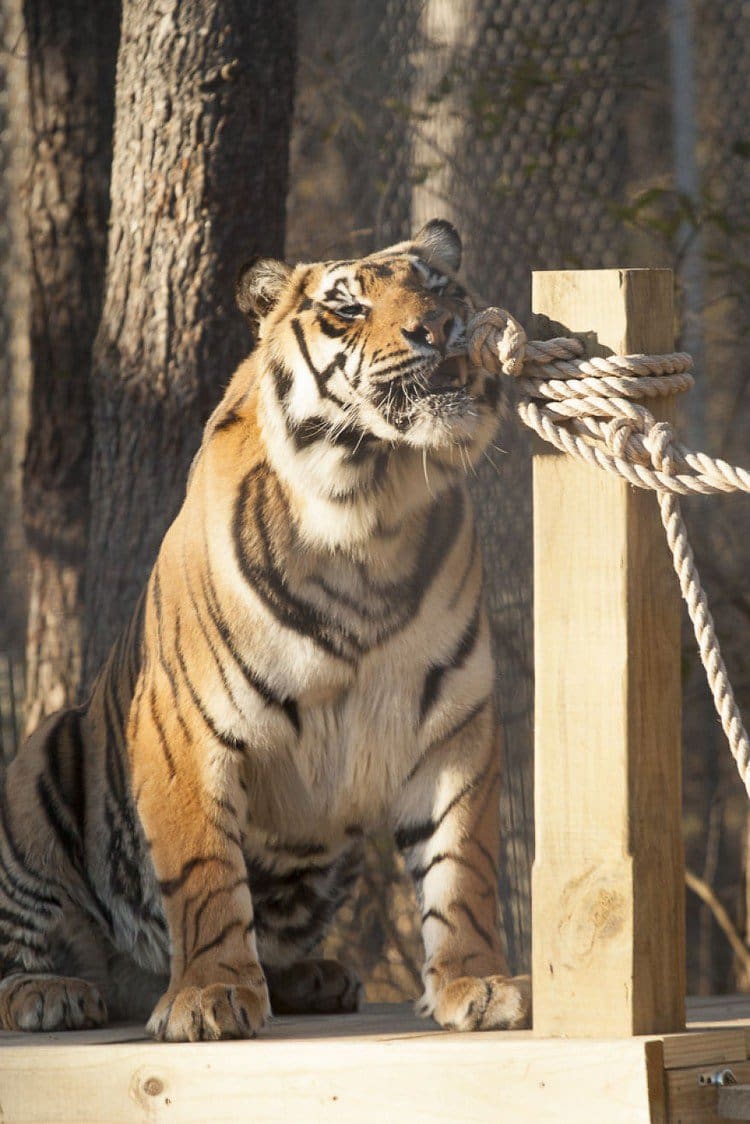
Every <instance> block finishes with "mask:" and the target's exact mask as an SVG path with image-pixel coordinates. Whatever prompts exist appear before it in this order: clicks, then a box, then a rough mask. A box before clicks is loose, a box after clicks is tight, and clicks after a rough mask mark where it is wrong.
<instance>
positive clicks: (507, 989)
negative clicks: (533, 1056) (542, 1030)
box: [416, 976, 531, 1030]
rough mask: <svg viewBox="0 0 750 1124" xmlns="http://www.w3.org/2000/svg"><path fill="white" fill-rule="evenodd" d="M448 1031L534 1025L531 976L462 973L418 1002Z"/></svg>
mask: <svg viewBox="0 0 750 1124" xmlns="http://www.w3.org/2000/svg"><path fill="white" fill-rule="evenodd" d="M416 1010H417V1014H419V1015H425V1016H426V1015H432V1017H433V1018H434V1019H435V1021H436V1022H438V1023H439V1024H440V1026H442V1027H445V1029H446V1030H521V1029H523V1028H524V1027H528V1026H530V1024H531V977H530V976H512V977H511V976H484V977H481V976H459V978H458V979H456V980H449V981H447V982H446V983H444V984H443V985H442V986H440V987H439V988H437V989H436V990H435V992H434V994H433V995H432V996H429V995H427V994H425V995H423V996H422V998H421V999H420V1000H418V1002H417V1007H416Z"/></svg>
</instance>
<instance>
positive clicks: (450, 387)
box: [426, 355, 469, 394]
mask: <svg viewBox="0 0 750 1124" xmlns="http://www.w3.org/2000/svg"><path fill="white" fill-rule="evenodd" d="M468 379H469V361H468V359H467V357H466V356H465V355H449V356H448V358H447V359H443V360H442V361H441V362H440V363H438V365H437V366H436V367H435V368H434V369H433V370H432V372H431V373H430V375H429V377H428V379H427V387H426V390H427V393H428V394H455V393H457V392H459V393H460V392H462V391H465V389H466V384H467V382H468Z"/></svg>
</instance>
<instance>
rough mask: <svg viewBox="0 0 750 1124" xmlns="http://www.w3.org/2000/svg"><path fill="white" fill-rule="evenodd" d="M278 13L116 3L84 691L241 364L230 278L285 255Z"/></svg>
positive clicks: (287, 94) (242, 4)
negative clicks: (258, 261) (118, 23)
mask: <svg viewBox="0 0 750 1124" xmlns="http://www.w3.org/2000/svg"><path fill="white" fill-rule="evenodd" d="M294 40H295V4H294V2H293V0H277V2H276V3H274V4H268V3H264V2H263V0H162V2H161V3H160V4H158V5H156V4H144V3H143V2H142V0H125V3H124V5H123V21H122V36H121V46H120V54H119V59H118V66H117V91H116V108H115V144H114V158H113V166H112V222H111V228H110V240H109V256H108V267H107V283H106V297H105V303H104V311H103V315H102V322H101V326H100V330H99V335H98V338H97V343H96V348H95V368H94V378H93V383H92V394H93V422H94V445H93V473H92V493H91V494H92V508H91V523H90V531H89V547H88V563H87V573H86V610H87V630H86V655H85V677H86V679H87V680H90V678H91V676H92V675H93V674H94V673H95V672H96V670H97V669H98V667H99V666H100V664H101V662H102V659H103V657H104V656H105V654H106V652H107V650H108V648H109V646H110V645H111V643H112V641H113V639H114V638H115V636H116V635H117V632H118V630H119V629H120V628H121V627H122V624H123V622H124V621H125V620H126V619H127V616H128V613H129V612H130V610H131V608H132V606H133V604H134V602H135V600H136V598H137V595H138V592H139V590H140V588H141V586H142V584H143V582H144V580H145V578H146V576H147V574H148V571H149V569H150V567H151V565H152V564H153V561H154V557H155V555H156V552H157V549H158V546H159V543H160V541H161V538H162V536H163V534H164V531H165V528H166V527H167V526H168V524H169V522H170V521H171V519H172V518H173V517H174V515H175V513H176V511H177V509H178V507H179V504H180V502H181V499H182V496H183V494H184V489H185V479H186V475H187V471H188V468H189V465H190V461H191V458H192V456H193V454H194V453H195V450H196V448H197V446H198V443H199V440H200V433H201V428H202V426H203V424H204V422H205V419H206V417H207V414H208V413H209V411H210V410H211V409H212V407H213V406H214V405H215V404H216V403H217V402H218V400H219V398H220V396H221V393H222V390H223V388H224V386H225V385H226V383H227V381H228V379H229V377H230V376H231V374H232V373H233V369H234V367H235V366H236V364H237V362H238V361H239V359H240V358H241V356H242V354H243V351H246V350H247V346H248V344H247V334H246V329H245V328H244V326H243V324H242V321H241V318H240V316H239V314H238V313H236V312H235V310H234V300H233V287H234V279H235V276H236V273H237V270H238V267H239V266H240V264H241V263H242V261H243V260H245V259H247V258H249V257H251V256H252V255H253V254H269V255H280V254H281V253H282V252H283V244H284V213H285V199H286V190H287V162H288V145H289V128H290V119H291V110H292V93H293V77H294V63H295V59H294Z"/></svg>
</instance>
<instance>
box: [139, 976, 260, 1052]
mask: <svg viewBox="0 0 750 1124" xmlns="http://www.w3.org/2000/svg"><path fill="white" fill-rule="evenodd" d="M270 1013H271V1008H270V1005H269V1002H268V989H267V987H266V984H265V981H264V980H263V981H260V982H258V983H245V984H227V983H215V984H208V985H207V986H205V987H183V988H180V989H179V990H176V991H171V990H170V991H168V992H167V993H166V994H165V995H163V996H162V997H161V999H160V1000H159V1002H158V1003H157V1004H156V1007H155V1008H154V1011H153V1013H152V1015H151V1018H150V1019H149V1021H148V1025H147V1030H148V1032H149V1034H152V1035H153V1036H154V1038H156V1039H158V1040H159V1041H163V1042H200V1041H206V1040H207V1041H216V1040H217V1039H219V1038H254V1037H255V1035H256V1034H257V1033H258V1031H259V1030H260V1029H261V1027H262V1026H263V1025H264V1024H265V1022H266V1020H267V1019H268V1017H269V1015H270Z"/></svg>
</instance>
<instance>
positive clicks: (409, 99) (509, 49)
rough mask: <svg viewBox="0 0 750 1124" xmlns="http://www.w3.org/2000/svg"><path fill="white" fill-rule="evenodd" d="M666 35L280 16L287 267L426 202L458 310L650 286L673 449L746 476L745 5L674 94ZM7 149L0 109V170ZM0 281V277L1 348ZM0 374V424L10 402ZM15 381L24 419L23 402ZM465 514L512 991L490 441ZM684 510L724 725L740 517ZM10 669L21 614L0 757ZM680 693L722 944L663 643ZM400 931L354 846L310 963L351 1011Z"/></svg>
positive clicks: (513, 660)
mask: <svg viewBox="0 0 750 1124" xmlns="http://www.w3.org/2000/svg"><path fill="white" fill-rule="evenodd" d="M681 9H684V4H681V3H678V2H677V0H626V2H625V3H623V2H621V0H528V2H527V3H525V4H518V3H516V2H512V0H400V2H396V0H348V2H347V3H346V4H345V5H344V4H343V3H342V2H341V0H306V2H305V3H304V4H300V6H299V19H300V27H299V68H298V83H297V99H296V109H295V124H294V131H293V140H292V175H291V183H292V188H291V192H290V196H289V200H288V237H287V248H288V256H289V258H290V260H294V259H299V258H307V259H318V258H321V257H329V258H330V257H336V256H347V257H348V256H351V255H353V254H358V253H363V252H367V251H368V250H370V249H373V248H375V247H378V246H382V245H386V244H388V243H389V242H393V241H396V240H398V239H400V238H402V237H405V236H406V235H408V234H409V233H410V232H411V230H412V225H413V220H414V219H415V218H416V217H417V216H418V215H419V214H421V213H422V212H423V210H424V207H425V206H426V200H427V199H429V200H430V201H431V202H434V213H435V214H444V215H446V216H447V217H450V218H451V219H452V220H453V221H454V222H456V224H457V225H458V227H459V229H460V230H461V232H462V234H463V236H464V242H465V246H466V261H465V275H466V278H467V280H468V282H469V284H470V286H471V287H472V288H473V289H474V290H475V292H476V293H477V294H478V296H479V299H480V300H481V301H482V302H487V303H499V304H501V305H503V306H505V307H507V308H509V309H510V310H511V311H512V312H513V313H514V314H515V315H516V316H517V317H519V318H520V319H521V320H522V321H528V317H529V313H530V274H531V271H532V270H533V269H549V268H554V269H561V268H575V269H578V268H603V267H610V268H611V267H617V266H628V265H633V266H636V265H641V266H643V265H668V266H671V267H673V268H674V269H675V271H676V275H677V280H678V286H680V292H681V301H680V308H681V312H682V316H681V320H680V322H679V323H678V324H677V325H676V329H677V334H678V338H679V337H685V338H689V339H690V341H691V346H694V345H695V346H697V348H698V349H699V350H700V351H701V352H702V354H703V357H704V362H703V364H702V370H701V371H700V372H699V378H701V379H702V382H703V388H704V393H703V395H698V396H696V398H695V401H696V402H697V403H698V404H699V407H697V408H694V409H693V411H692V417H691V416H688V414H689V410H688V408H687V407H685V411H686V419H685V421H686V424H687V423H688V422H689V424H690V427H691V431H696V432H699V433H700V434H701V436H702V438H703V440H705V442H706V448H707V451H709V452H712V453H715V454H718V455H722V456H724V457H725V458H726V459H729V460H732V459H734V460H736V461H737V462H738V463H744V464H748V462H750V452H749V451H748V450H749V442H748V438H750V410H748V377H747V370H748V364H747V358H746V356H747V350H748V346H750V345H749V344H748V340H747V333H748V327H749V326H750V314H749V313H750V252H749V251H750V244H749V242H748V239H749V238H750V224H749V223H748V219H747V215H748V213H749V208H748V204H749V203H750V199H749V198H748V196H749V195H750V177H748V160H750V126H748V124H747V122H748V121H750V50H748V47H749V46H750V7H749V6H748V4H747V3H746V0H724V2H723V3H722V4H720V5H715V4H710V3H708V0H696V2H695V3H694V4H693V5H692V7H691V11H692V16H693V20H692V28H691V33H690V34H691V39H690V41H689V42H688V47H689V54H690V56H691V58H692V60H693V67H694V83H693V88H692V91H691V90H690V89H689V88H688V87H687V86H686V84H685V82H684V81H683V79H684V77H685V76H684V75H683V74H682V73H681V72H680V71H679V69H677V70H676V71H675V70H670V60H671V59H672V58H674V57H676V56H675V53H674V44H675V34H676V29H677V27H678V20H679V19H680V18H681V17H680V11H681ZM6 11H7V5H6ZM8 41H9V38H8V34H7V32H6V36H5V42H6V44H7V43H8ZM1 80H2V74H0V83H1ZM691 99H692V100H691ZM677 109H682V110H687V115H688V118H689V119H690V120H691V121H692V124H693V126H694V129H695V130H696V134H697V143H696V145H695V147H694V151H693V159H694V161H695V168H694V171H695V176H694V180H695V183H696V184H697V185H698V186H697V189H696V191H695V192H693V194H690V192H687V191H686V190H685V189H684V182H685V181H684V177H683V178H681V175H680V169H679V167H677V166H676V159H677V156H676V148H675V145H674V144H673V123H674V121H675V120H676V119H677V116H678V114H677V112H676V111H677ZM14 144H15V142H14V141H11V137H10V133H9V131H8V122H7V110H6V107H5V103H3V102H0V146H4V147H3V152H4V153H5V157H3V156H2V155H0V160H2V159H6V160H7V154H8V152H9V147H8V146H9V145H14ZM0 178H1V179H2V183H0V240H2V239H3V238H5V239H7V237H8V231H9V230H10V229H12V224H9V222H8V191H9V186H8V185H9V180H8V177H7V175H3V176H2V177H0ZM16 241H18V240H17V239H16ZM5 260H6V261H7V260H8V258H7V257H6V259H5ZM11 260H12V259H11ZM8 277H9V273H8V268H7V266H6V268H5V270H4V271H2V272H0V288H1V289H2V290H3V297H4V301H3V307H4V308H5V309H6V312H5V315H4V318H3V317H0V321H2V323H0V333H2V332H5V333H6V334H7V332H8V330H9V323H8V315H9V313H8V311H7V310H8V309H9V308H10V307H11V306H9V305H7V304H6V301H5V297H6V293H7V285H8ZM4 286H5V287H4ZM13 315H14V316H15V314H13ZM3 361H4V360H2V359H1V358H0V411H2V410H5V409H6V405H5V404H4V403H5V401H6V395H7V390H6V388H7V387H8V385H9V383H8V379H9V377H10V376H9V375H8V374H7V373H6V372H5V369H4V368H2V365H1V364H2V362H3ZM22 366H23V364H22V363H21V364H20V367H21V368H22ZM18 367H19V364H18V357H16V368H17V369H18ZM14 377H15V378H16V383H15V384H14V385H15V386H16V388H17V391H16V396H17V397H18V394H19V393H20V395H21V397H22V388H23V377H22V376H20V378H19V376H18V375H16V376H14ZM19 387H20V388H21V390H20V391H19V390H18V388H19ZM16 414H17V415H18V410H16ZM696 415H698V416H696ZM14 424H15V429H13V430H11V428H6V415H5V414H2V426H3V430H4V434H5V435H6V436H7V435H9V434H10V433H11V431H12V432H13V433H14V434H15V437H14V438H12V440H11V441H10V444H13V442H15V445H14V447H15V448H16V450H17V448H18V424H17V422H16V423H14ZM8 444H9V442H8V441H7V440H6V447H7V446H8ZM3 457H4V458H5V459H3V460H2V463H1V464H0V496H2V497H3V498H2V502H3V504H4V512H5V510H7V512H8V517H7V518H3V519H2V520H0V535H2V536H4V537H3V538H2V540H1V541H0V563H2V562H3V560H4V563H5V564H4V566H2V573H1V574H0V581H2V582H5V583H6V584H0V595H2V597H3V600H4V603H5V604H6V605H12V606H18V607H19V609H22V606H23V596H22V592H21V593H19V590H22V587H23V562H22V554H21V553H20V547H19V544H18V540H17V537H16V538H15V539H14V538H13V537H12V536H13V535H17V527H18V526H19V525H20V524H19V521H18V518H17V515H18V506H17V504H18V501H17V497H18V483H17V479H18V464H19V456H18V453H17V451H16V452H15V453H14V454H13V455H12V456H11V458H10V460H9V459H8V454H7V453H3ZM14 458H15V459H14ZM14 473H15V476H14ZM13 480H15V481H16V482H15V483H13ZM9 481H10V483H9ZM7 488H10V491H7ZM14 488H15V492H14V491H13V489H14ZM3 489H6V491H3ZM472 490H473V493H474V499H475V503H476V506H477V509H478V512H479V522H480V529H481V534H482V538H483V545H484V552H485V560H486V573H487V584H488V597H489V604H490V612H491V618H492V626H493V635H494V642H495V650H496V656H497V666H498V680H497V696H498V702H499V706H500V712H501V715H502V745H501V747H500V749H499V752H500V753H501V754H502V759H503V771H504V776H505V789H504V792H503V795H502V798H501V817H502V822H503V851H502V857H501V883H502V890H503V899H504V903H505V904H504V913H503V923H504V928H505V933H506V938H507V945H508V952H509V957H510V960H511V964H512V966H513V967H514V969H516V970H521V969H523V968H524V967H527V966H528V963H529V949H530V927H529V898H528V886H529V872H530V866H531V861H532V857H533V853H532V852H533V801H532V792H533V776H532V768H533V754H532V706H533V675H532V668H533V658H532V630H531V604H532V593H533V591H532V587H531V569H532V568H531V538H530V535H531V497H530V456H529V449H528V442H527V440H526V438H525V437H524V435H523V434H521V433H520V432H519V430H518V428H517V427H516V426H515V425H514V424H512V422H511V421H508V422H506V424H505V425H504V426H503V427H502V429H501V432H500V435H499V437H498V440H497V444H496V447H495V448H494V449H493V450H491V451H490V455H489V457H488V459H487V461H486V462H484V463H483V464H482V467H481V468H480V470H479V472H478V475H477V478H476V480H474V481H472ZM6 495H7V496H10V497H11V499H12V497H13V496H14V495H15V496H16V499H15V500H13V503H15V504H16V507H13V506H12V504H11V505H10V506H7V507H6V506H5V505H6V499H5V497H6ZM686 508H687V517H688V520H689V522H690V527H691V532H692V533H693V537H694V542H695V548H696V554H697V557H698V562H699V565H700V566H701V569H702V571H703V572H704V573H705V578H706V584H707V586H708V589H709V594H710V596H711V597H712V601H713V607H714V610H715V616H716V619H717V626H718V630H719V633H720V636H721V639H722V644H723V647H724V649H725V651H726V658H727V663H728V665H729V668H730V672H731V673H732V675H733V677H734V680H735V686H736V689H737V694H738V698H739V700H740V702H741V704H742V705H743V706H744V710H745V712H746V713H747V712H748V710H749V709H750V657H748V651H750V644H748V632H749V626H750V566H749V565H748V545H747V544H748V541H750V533H749V532H750V508H748V505H747V502H746V500H745V501H743V499H742V498H739V499H738V498H734V497H731V498H727V499H711V500H709V501H708V502H705V503H703V502H701V501H697V502H696V501H690V504H688V505H686ZM13 528H16V529H13ZM3 575H4V576H3ZM8 582H10V585H9V584H8ZM11 589H12V590H13V591H14V592H11ZM22 650H23V613H22V611H21V612H19V613H16V615H15V616H14V615H13V614H10V615H7V616H6V626H5V628H4V631H0V721H1V723H2V736H3V738H4V739H5V740H4V742H3V744H4V745H7V744H8V743H9V741H10V738H11V733H10V731H11V730H12V729H15V727H16V726H17V724H18V717H17V716H18V713H19V711H20V707H19V700H18V688H19V686H20V685H21V684H22V675H21V668H20V667H19V666H18V657H19V653H20V652H22ZM11 664H12V671H11V672H10V673H6V672H4V671H3V668H4V667H6V666H7V667H10V666H11ZM11 680H12V682H13V684H15V686H13V688H12V689H11V688H10V687H9V686H8V684H9V682H11ZM684 689H685V720H684V721H685V838H686V849H687V856H688V863H689V865H690V866H691V867H692V868H693V869H694V870H695V871H696V873H698V874H699V875H700V876H701V877H704V878H705V879H706V880H707V881H709V882H710V883H711V884H712V885H714V887H715V889H716V890H717V892H718V893H719V896H720V898H721V900H722V901H723V903H724V904H725V905H726V906H727V908H728V909H729V912H730V914H731V915H732V916H734V917H735V918H736V919H737V923H738V925H739V926H740V928H741V930H744V926H745V925H746V917H747V912H748V911H747V909H746V906H745V891H744V856H743V848H744V840H745V834H746V832H745V821H746V803H745V798H744V795H743V794H742V792H741V791H740V789H739V787H738V785H737V782H736V778H735V777H734V775H733V766H732V762H731V759H730V758H729V754H728V752H727V751H726V749H725V747H724V746H723V744H722V743H721V740H720V737H719V736H718V728H717V725H716V722H715V719H714V717H713V714H712V711H711V709H710V698H709V697H708V693H707V690H706V688H705V686H704V685H703V680H702V674H701V672H700V670H699V667H698V663H697V659H696V657H695V655H694V653H693V649H692V639H691V637H690V636H689V635H688V634H687V632H686V637H685V649H684ZM9 700H12V701H9ZM415 917H416V913H415V903H414V899H413V894H412V891H411V887H410V886H409V884H408V882H407V881H406V880H405V879H404V878H403V872H402V871H401V869H400V866H399V862H398V860H397V858H396V857H394V855H393V852H392V850H391V848H390V847H389V845H388V844H387V842H386V841H385V840H376V841H375V842H374V844H373V845H372V846H371V848H370V850H369V852H368V857H367V865H366V869H365V873H364V875H363V878H362V880H361V884H360V887H359V892H358V893H357V895H355V898H354V900H353V902H352V904H351V905H350V906H349V907H348V908H347V912H346V914H345V916H344V917H343V920H342V922H341V924H340V925H339V926H338V928H337V930H336V932H335V934H334V935H333V936H332V938H331V941H330V947H331V949H332V950H334V951H336V952H339V953H342V954H344V955H346V956H347V957H348V959H349V960H351V961H354V962H355V963H356V964H358V966H359V967H360V969H361V970H363V971H364V973H365V975H366V976H367V978H368V980H369V981H370V982H369V987H370V995H371V996H372V997H375V998H389V999H390V998H395V997H397V996H403V995H409V994H415V993H416V991H417V990H418V972H419V961H420V952H419V940H418V937H417V926H416V923H415ZM688 920H689V936H690V939H689V975H690V983H691V990H693V991H701V990H704V991H705V990H721V989H723V988H725V987H727V986H730V985H732V984H733V983H734V982H736V981H734V980H733V979H732V978H731V973H732V963H731V958H730V957H729V955H728V953H727V952H726V946H725V944H724V943H723V938H721V937H720V936H719V935H718V930H717V929H716V927H715V924H714V922H713V919H712V917H711V915H710V913H709V911H708V910H707V908H706V907H705V906H698V904H697V903H696V901H695V900H694V899H693V898H690V900H689V919H688ZM740 982H747V981H740Z"/></svg>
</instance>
